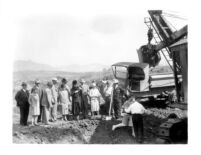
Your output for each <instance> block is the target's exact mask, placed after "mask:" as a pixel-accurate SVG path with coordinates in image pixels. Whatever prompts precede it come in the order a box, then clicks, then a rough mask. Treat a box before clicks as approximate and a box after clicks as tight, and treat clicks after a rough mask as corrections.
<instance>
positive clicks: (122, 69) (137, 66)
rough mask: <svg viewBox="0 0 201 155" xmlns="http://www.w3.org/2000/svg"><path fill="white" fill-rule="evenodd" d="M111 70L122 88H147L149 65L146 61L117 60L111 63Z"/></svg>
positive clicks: (142, 89)
mask: <svg viewBox="0 0 201 155" xmlns="http://www.w3.org/2000/svg"><path fill="white" fill-rule="evenodd" d="M112 71H113V74H114V77H115V78H116V79H118V80H119V83H120V85H121V86H122V87H123V88H125V89H129V90H131V91H148V90H149V65H148V64H147V63H132V62H119V63H116V64H113V65H112Z"/></svg>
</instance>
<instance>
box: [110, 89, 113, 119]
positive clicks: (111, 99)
mask: <svg viewBox="0 0 201 155" xmlns="http://www.w3.org/2000/svg"><path fill="white" fill-rule="evenodd" d="M112 101H113V91H112V94H111V98H110V108H109V116H110V115H111V109H112Z"/></svg>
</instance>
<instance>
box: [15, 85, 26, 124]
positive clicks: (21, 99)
mask: <svg viewBox="0 0 201 155" xmlns="http://www.w3.org/2000/svg"><path fill="white" fill-rule="evenodd" d="M28 99H29V91H28V90H27V84H26V83H25V82H23V83H22V89H21V90H19V91H18V92H17V94H16V95H15V100H16V101H17V106H18V107H19V109H20V125H23V126H24V125H27V119H28V115H29V101H28Z"/></svg>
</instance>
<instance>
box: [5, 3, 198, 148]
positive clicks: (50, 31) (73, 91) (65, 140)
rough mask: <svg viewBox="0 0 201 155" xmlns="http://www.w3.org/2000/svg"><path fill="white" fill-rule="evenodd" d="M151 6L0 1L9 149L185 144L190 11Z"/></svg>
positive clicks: (141, 4) (187, 110) (187, 116)
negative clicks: (5, 54)
mask: <svg viewBox="0 0 201 155" xmlns="http://www.w3.org/2000/svg"><path fill="white" fill-rule="evenodd" d="M150 3H151V2H149V3H147V4H146V2H144V3H142V2H141V3H139V7H138V2H132V3H131V2H130V1H129V3H128V2H127V1H125V2H123V1H108V2H107V1H102V2H101V1H90V0H86V1H81V0H76V1H19V2H18V1H12V3H11V4H10V5H8V3H7V6H10V7H11V8H7V9H8V10H12V11H7V13H8V14H5V13H6V11H5V9H4V12H3V11H2V12H3V14H2V15H3V16H2V17H4V21H6V22H7V23H8V25H7V29H8V30H9V35H8V38H9V39H8V40H9V43H8V45H9V50H10V51H12V53H11V54H10V55H11V57H10V58H11V64H12V65H11V66H12V67H11V68H12V70H11V71H10V70H9V72H10V75H12V76H11V78H10V79H11V81H8V82H9V83H10V84H11V85H12V88H11V92H10V95H11V98H10V99H7V101H8V102H7V103H6V104H9V106H10V107H9V109H11V113H10V114H9V115H11V116H10V117H11V124H10V125H9V126H12V127H11V133H10V136H11V143H12V144H13V145H16V144H18V146H21V145H22V144H68V145H66V146H67V147H71V145H72V144H76V145H78V144H79V146H86V145H88V144H96V145H100V146H103V145H105V144H106V145H107V146H110V145H112V146H116V145H117V146H119V147H121V146H126V145H128V146H135V147H136V146H139V145H140V146H146V145H149V146H150V145H154V146H159V145H160V146H161V145H166V146H170V147H169V148H171V146H175V145H177V146H178V145H179V146H184V147H185V146H188V145H189V144H191V137H190V135H189V132H191V131H190V130H191V129H192V128H191V127H189V126H190V125H189V124H191V122H189V115H191V114H190V113H189V109H190V107H189V104H190V105H192V104H193V105H194V106H195V104H199V103H190V102H189V89H188V88H189V78H188V77H189V55H191V54H192V53H193V52H192V53H191V51H190V54H189V53H188V52H189V50H188V42H189V39H188V31H189V28H188V26H189V20H190V19H189V16H188V11H189V10H186V9H184V8H182V4H181V5H180V6H178V7H177V6H176V5H174V4H173V3H172V1H171V3H172V4H169V5H168V7H165V6H163V4H160V5H156V7H153V6H154V4H156V3H154V1H153V4H152V5H150V6H149V4H150ZM2 4H3V3H2ZM165 4H166V3H164V5H165ZM177 4H178V3H177ZM171 5H174V7H170V6H171ZM2 6H3V5H2ZM160 6H161V7H160ZM183 7H185V8H186V7H187V6H183ZM2 19H3V18H2ZM2 21H3V20H2ZM4 27H5V26H4ZM8 30H7V31H8ZM2 31H3V30H2ZM5 32H6V31H5ZM197 52H198V51H197ZM9 61H10V60H9ZM2 82H4V81H2ZM5 83H6V82H5ZM197 86H198V85H197ZM198 87H199V86H198ZM2 110H3V109H2ZM198 116H200V114H199V115H198ZM3 119H5V118H3ZM196 121H197V120H196ZM199 122H200V121H199ZM198 124H200V123H198ZM200 133H201V132H200ZM199 136H200V135H199ZM200 138H201V137H199V139H200ZM113 144H115V145H113ZM76 145H73V146H76ZM62 146H64V145H62ZM90 146H94V145H90ZM75 151H76V150H75Z"/></svg>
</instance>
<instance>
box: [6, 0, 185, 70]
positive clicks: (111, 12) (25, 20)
mask: <svg viewBox="0 0 201 155" xmlns="http://www.w3.org/2000/svg"><path fill="white" fill-rule="evenodd" d="M122 2H123V1H89V0H86V1H81V0H74V1H37V0H36V1H21V0H20V1H12V6H9V7H7V9H8V8H9V9H10V10H12V11H9V10H6V11H5V12H4V13H5V17H7V19H6V20H7V22H8V23H9V29H10V45H11V47H10V49H11V51H12V52H13V55H14V60H31V61H34V62H38V63H43V64H49V65H52V66H54V67H59V66H64V65H72V64H80V65H82V64H83V65H86V64H104V65H111V64H113V63H116V62H119V61H132V62H138V55H137V51H136V50H137V49H139V47H140V46H142V45H145V44H147V27H146V25H145V24H144V17H149V15H148V13H147V10H148V9H147V8H145V7H144V6H143V5H142V6H141V5H138V4H136V3H131V2H129V3H126V2H125V3H122ZM7 5H9V3H7ZM172 11H174V10H172ZM176 11H177V13H178V12H179V13H180V11H179V10H176ZM6 13H7V14H6ZM177 24H178V23H177ZM182 24H183V23H182ZM182 26H184V25H182ZM162 63H163V61H162Z"/></svg>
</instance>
